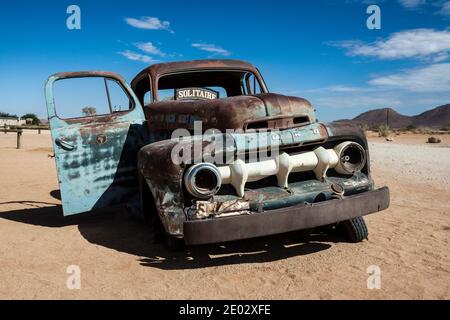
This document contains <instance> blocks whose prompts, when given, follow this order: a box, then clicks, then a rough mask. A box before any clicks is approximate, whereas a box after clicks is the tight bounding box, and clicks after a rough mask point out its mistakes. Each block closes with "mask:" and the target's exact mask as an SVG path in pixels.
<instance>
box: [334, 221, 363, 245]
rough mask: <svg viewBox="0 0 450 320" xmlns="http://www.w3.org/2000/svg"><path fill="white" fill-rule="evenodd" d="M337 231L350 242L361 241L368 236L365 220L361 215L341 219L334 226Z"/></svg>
mask: <svg viewBox="0 0 450 320" xmlns="http://www.w3.org/2000/svg"><path fill="white" fill-rule="evenodd" d="M336 231H337V233H338V234H339V235H340V236H342V237H343V238H345V239H346V240H348V241H350V242H354V243H356V242H361V241H363V240H364V239H368V238H369V231H368V230H367V226H366V222H365V221H364V218H363V217H356V218H353V219H350V220H346V221H342V222H340V223H339V224H338V225H337V226H336Z"/></svg>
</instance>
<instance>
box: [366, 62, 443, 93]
mask: <svg viewBox="0 0 450 320" xmlns="http://www.w3.org/2000/svg"><path fill="white" fill-rule="evenodd" d="M369 84H371V85H374V86H379V87H385V88H391V89H400V90H408V91H413V92H449V91H450V63H438V64H432V65H429V66H426V67H421V68H416V69H410V70H406V71H403V72H400V73H397V74H391V75H387V76H381V77H377V78H374V79H372V80H370V81H369Z"/></svg>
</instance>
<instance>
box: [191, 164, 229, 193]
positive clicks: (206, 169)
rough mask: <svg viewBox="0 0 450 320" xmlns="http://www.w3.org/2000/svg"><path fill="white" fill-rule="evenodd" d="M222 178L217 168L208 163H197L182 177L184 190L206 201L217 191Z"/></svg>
mask: <svg viewBox="0 0 450 320" xmlns="http://www.w3.org/2000/svg"><path fill="white" fill-rule="evenodd" d="M221 185H222V178H221V176H220V172H219V170H218V169H217V167H216V166H215V165H213V164H210V163H199V164H196V165H194V166H192V167H190V168H189V169H188V170H187V171H186V174H185V175H184V186H185V187H186V190H187V191H188V192H189V193H190V194H191V195H193V196H194V197H196V198H200V199H208V198H210V197H212V196H213V195H215V194H216V193H217V191H219V189H220V186H221Z"/></svg>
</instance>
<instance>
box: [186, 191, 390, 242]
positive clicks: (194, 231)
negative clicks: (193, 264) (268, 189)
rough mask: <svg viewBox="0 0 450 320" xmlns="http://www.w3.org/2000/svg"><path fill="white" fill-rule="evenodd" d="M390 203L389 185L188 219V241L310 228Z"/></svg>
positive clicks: (226, 239) (250, 236) (223, 240)
mask: <svg viewBox="0 0 450 320" xmlns="http://www.w3.org/2000/svg"><path fill="white" fill-rule="evenodd" d="M388 207H389V189H388V187H383V188H380V189H377V190H373V191H366V192H363V193H360V194H356V195H353V196H349V197H345V198H343V199H336V200H327V201H324V202H318V203H312V204H299V205H295V206H290V207H285V208H280V209H275V210H270V211H266V212H261V213H254V214H249V215H240V216H233V217H223V218H212V219H205V220H194V221H186V222H184V224H183V232H184V242H185V243H186V244H187V245H199V244H206V243H218V242H225V241H232V240H240V239H248V238H255V237H261V236H267V235H273V234H279V233H284V232H290V231H296V230H303V229H310V228H314V227H319V226H324V225H327V224H332V223H336V222H340V221H345V220H349V219H352V218H356V217H359V216H364V215H367V214H370V213H375V212H378V211H381V210H384V209H387V208H388Z"/></svg>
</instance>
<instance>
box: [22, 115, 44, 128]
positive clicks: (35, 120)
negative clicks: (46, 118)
mask: <svg viewBox="0 0 450 320" xmlns="http://www.w3.org/2000/svg"><path fill="white" fill-rule="evenodd" d="M20 118H21V119H23V120H25V119H31V124H32V125H35V126H37V125H40V124H41V120H39V118H38V116H37V115H35V114H34V113H27V114H24V115H23V116H21V117H20Z"/></svg>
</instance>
